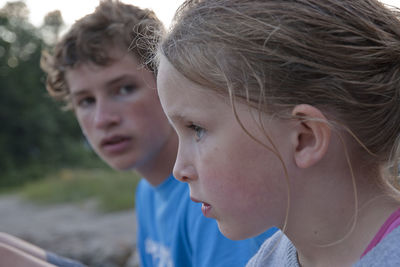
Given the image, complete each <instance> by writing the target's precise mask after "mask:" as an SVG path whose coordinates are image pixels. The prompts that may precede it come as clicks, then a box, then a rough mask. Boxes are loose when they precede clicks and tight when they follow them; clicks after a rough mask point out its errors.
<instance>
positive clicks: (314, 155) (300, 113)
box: [292, 104, 331, 168]
mask: <svg viewBox="0 0 400 267" xmlns="http://www.w3.org/2000/svg"><path fill="white" fill-rule="evenodd" d="M292 116H293V117H294V118H296V120H297V121H298V126H297V127H296V131H295V136H294V138H295V140H294V141H295V148H296V150H295V153H294V158H295V162H296V164H297V166H298V167H299V168H308V167H311V166H313V165H314V164H316V163H317V162H319V161H320V160H321V159H322V158H323V157H324V155H325V154H326V152H327V150H328V147H329V143H330V138H331V128H330V125H329V123H328V121H327V119H326V117H325V116H324V115H323V114H322V112H321V111H320V110H319V109H318V108H316V107H314V106H311V105H307V104H301V105H297V106H295V107H294V108H293V110H292Z"/></svg>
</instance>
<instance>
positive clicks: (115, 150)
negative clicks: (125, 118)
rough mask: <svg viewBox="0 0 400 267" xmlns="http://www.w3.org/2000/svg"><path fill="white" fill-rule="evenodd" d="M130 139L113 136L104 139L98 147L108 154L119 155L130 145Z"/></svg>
mask: <svg viewBox="0 0 400 267" xmlns="http://www.w3.org/2000/svg"><path fill="white" fill-rule="evenodd" d="M131 140H132V138H130V137H129V136H123V135H114V136H111V137H108V138H104V139H102V140H101V142H100V147H101V148H102V149H103V150H104V151H105V152H106V153H109V154H119V153H122V152H124V151H125V150H126V149H127V148H128V147H129V145H130V143H131Z"/></svg>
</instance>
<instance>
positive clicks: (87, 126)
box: [66, 49, 174, 171]
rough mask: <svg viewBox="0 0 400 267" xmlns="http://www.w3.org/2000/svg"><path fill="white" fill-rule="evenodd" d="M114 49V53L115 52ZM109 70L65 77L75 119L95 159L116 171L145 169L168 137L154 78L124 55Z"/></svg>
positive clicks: (88, 69) (88, 67)
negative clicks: (96, 157) (100, 159)
mask: <svg viewBox="0 0 400 267" xmlns="http://www.w3.org/2000/svg"><path fill="white" fill-rule="evenodd" d="M115 50H116V49H114V51H115ZM113 57H114V58H116V60H115V61H113V62H112V64H110V65H107V66H97V65H94V64H92V63H84V64H79V65H78V66H76V67H75V68H73V69H71V70H68V71H67V72H66V80H67V83H68V86H69V88H70V94H71V100H72V104H73V107H74V111H75V114H76V117H77V119H78V121H79V124H80V126H81V128H82V131H83V132H84V134H85V135H86V137H87V139H88V140H89V142H90V144H91V145H92V147H93V148H94V150H95V151H96V153H97V154H98V155H99V156H100V157H101V158H102V159H103V160H104V161H106V162H107V163H108V164H109V165H110V166H111V167H113V168H115V169H118V170H126V169H131V168H137V169H138V170H139V171H140V168H146V167H149V166H151V165H154V163H152V162H151V161H152V160H153V159H154V158H155V157H157V155H158V154H159V153H160V151H161V150H162V149H163V148H164V147H165V145H166V143H167V141H168V140H169V138H170V137H171V135H172V134H174V132H173V130H172V128H171V127H170V125H169V123H168V121H167V119H166V117H165V115H164V113H163V111H162V108H161V105H160V102H159V99H158V96H157V90H156V80H155V77H154V74H153V73H152V72H150V71H148V70H146V69H145V68H144V67H142V66H140V65H139V64H138V61H137V60H136V59H135V58H134V57H133V56H132V55H128V54H124V55H123V54H122V53H121V52H120V53H115V54H113Z"/></svg>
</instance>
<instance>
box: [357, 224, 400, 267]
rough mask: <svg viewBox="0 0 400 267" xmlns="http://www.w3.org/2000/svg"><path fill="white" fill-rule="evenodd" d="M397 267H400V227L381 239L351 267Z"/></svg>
mask: <svg viewBox="0 0 400 267" xmlns="http://www.w3.org/2000/svg"><path fill="white" fill-rule="evenodd" d="M362 266H369V267H374V266H376V267H378V266H385V267H395V266H396V267H397V266H400V227H397V228H396V229H394V230H393V231H392V232H390V233H389V234H388V235H387V236H385V238H383V239H382V240H381V241H380V242H379V244H377V245H376V246H375V247H374V248H373V249H372V250H371V251H370V252H368V253H367V254H366V255H365V256H364V257H363V258H362V259H361V260H360V261H358V262H357V263H356V264H355V265H354V266H353V267H362Z"/></svg>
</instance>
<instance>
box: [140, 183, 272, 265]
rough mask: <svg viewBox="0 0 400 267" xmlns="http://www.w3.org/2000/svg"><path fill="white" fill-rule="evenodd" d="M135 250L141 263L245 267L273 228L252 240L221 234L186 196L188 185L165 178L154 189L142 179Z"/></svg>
mask: <svg viewBox="0 0 400 267" xmlns="http://www.w3.org/2000/svg"><path fill="white" fill-rule="evenodd" d="M136 216H137V221H138V222H137V227H138V228H137V237H138V240H137V248H138V251H139V255H140V262H141V266H143V267H152V266H154V267H178V266H182V267H210V266H212V267H219V266H220V267H226V266H229V267H235V266H240V267H243V266H245V265H246V262H247V261H248V260H249V259H250V258H251V257H252V256H253V255H254V254H255V253H256V252H257V250H258V248H259V247H260V246H261V244H262V243H263V242H264V241H265V239H266V238H267V237H269V236H271V235H272V234H273V233H274V232H275V231H276V229H271V230H269V231H267V232H266V233H264V234H262V235H260V236H258V237H256V238H252V239H247V240H242V241H232V240H229V239H227V238H226V237H224V236H223V235H222V234H221V233H220V232H219V229H218V225H217V223H216V221H215V220H213V219H209V218H206V217H204V216H203V214H202V213H201V204H200V203H195V202H193V201H191V200H190V195H189V188H188V186H187V184H184V183H181V182H179V181H177V180H175V179H174V177H173V176H170V177H168V179H167V180H166V181H164V182H163V183H162V184H160V185H159V186H156V187H153V186H152V185H151V184H149V183H148V182H147V181H146V180H145V179H142V180H141V181H140V183H139V185H138V187H137V192H136Z"/></svg>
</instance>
